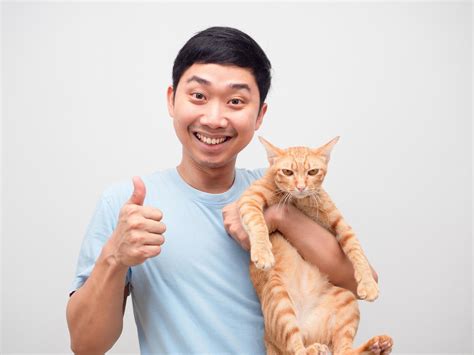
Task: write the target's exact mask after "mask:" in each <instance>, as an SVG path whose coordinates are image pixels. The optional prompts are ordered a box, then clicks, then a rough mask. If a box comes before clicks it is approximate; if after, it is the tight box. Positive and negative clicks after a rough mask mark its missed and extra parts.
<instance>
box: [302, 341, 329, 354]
mask: <svg viewBox="0 0 474 355" xmlns="http://www.w3.org/2000/svg"><path fill="white" fill-rule="evenodd" d="M329 353H330V352H329V348H328V346H327V345H324V344H319V343H314V344H311V345H310V346H308V347H307V348H306V354H308V355H329Z"/></svg>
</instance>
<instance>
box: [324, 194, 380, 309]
mask: <svg viewBox="0 0 474 355" xmlns="http://www.w3.org/2000/svg"><path fill="white" fill-rule="evenodd" d="M322 194H323V196H324V198H323V201H324V203H323V208H324V209H325V211H326V213H327V217H328V220H329V224H330V226H331V229H332V230H333V231H334V232H335V233H336V238H337V241H338V242H339V245H340V246H341V249H342V250H343V251H344V254H346V255H347V257H348V259H349V260H350V261H351V263H352V265H353V267H354V277H355V279H356V281H357V295H358V296H359V297H360V298H361V299H363V300H366V301H374V300H376V299H377V297H378V295H379V288H378V285H377V282H376V281H375V280H374V277H373V275H372V270H371V269H370V265H369V262H368V261H367V258H366V257H365V254H364V251H363V250H362V247H361V245H360V242H359V240H358V239H357V237H356V235H355V233H354V230H353V229H352V227H351V226H350V225H349V224H347V222H346V220H345V219H344V217H343V216H342V214H341V212H339V210H338V209H337V208H336V206H335V205H334V203H333V202H332V201H331V199H330V198H329V196H328V195H327V194H326V193H323V192H322Z"/></svg>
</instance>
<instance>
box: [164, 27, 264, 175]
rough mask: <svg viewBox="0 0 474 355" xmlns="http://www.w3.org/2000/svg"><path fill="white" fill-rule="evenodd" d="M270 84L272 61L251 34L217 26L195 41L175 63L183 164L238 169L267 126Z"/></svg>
mask: <svg viewBox="0 0 474 355" xmlns="http://www.w3.org/2000/svg"><path fill="white" fill-rule="evenodd" d="M270 81H271V76H270V62H269V60H268V58H267V57H266V55H265V53H264V52H263V50H262V49H261V48H260V47H259V46H258V44H257V43H256V42H255V41H254V40H253V39H252V38H250V37H249V36H248V35H246V34H245V33H243V32H241V31H239V30H236V29H232V28H228V27H212V28H209V29H207V30H204V31H202V32H199V33H198V34H197V35H195V36H194V37H192V38H191V39H190V40H189V41H188V42H187V43H186V44H185V45H184V47H183V48H182V49H181V51H180V52H179V54H178V56H177V58H176V60H175V64H174V67H173V85H172V86H170V87H169V88H168V110H169V113H170V115H171V117H173V124H174V127H175V130H176V134H177V136H178V138H179V140H180V141H181V143H182V145H183V160H182V164H186V165H187V166H188V165H189V164H191V165H193V166H194V167H196V168H199V169H220V168H229V169H233V168H234V166H235V161H236V158H237V154H238V153H239V152H240V151H241V150H242V149H243V148H244V147H245V146H247V144H248V143H249V142H250V141H251V139H252V137H253V134H254V132H255V131H256V130H257V129H258V128H259V127H260V124H261V123H262V120H263V116H264V115H265V113H266V110H267V105H266V103H265V102H264V101H265V98H266V95H267V93H268V89H269V87H270Z"/></svg>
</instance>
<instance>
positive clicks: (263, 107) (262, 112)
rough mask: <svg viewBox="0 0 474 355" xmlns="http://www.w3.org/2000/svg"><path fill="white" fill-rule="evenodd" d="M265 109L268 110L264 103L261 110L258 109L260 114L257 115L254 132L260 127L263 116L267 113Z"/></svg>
mask: <svg viewBox="0 0 474 355" xmlns="http://www.w3.org/2000/svg"><path fill="white" fill-rule="evenodd" d="M267 108H268V105H267V104H266V103H264V104H263V105H262V108H261V109H260V112H259V113H258V116H257V121H256V122H255V130H257V129H259V128H260V126H261V125H262V122H263V116H265V113H267Z"/></svg>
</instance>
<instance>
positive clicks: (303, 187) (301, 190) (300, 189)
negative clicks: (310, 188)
mask: <svg viewBox="0 0 474 355" xmlns="http://www.w3.org/2000/svg"><path fill="white" fill-rule="evenodd" d="M296 188H297V189H298V191H299V192H303V191H304V189H305V188H306V187H305V186H296Z"/></svg>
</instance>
